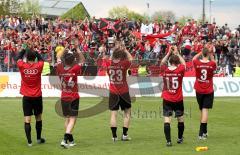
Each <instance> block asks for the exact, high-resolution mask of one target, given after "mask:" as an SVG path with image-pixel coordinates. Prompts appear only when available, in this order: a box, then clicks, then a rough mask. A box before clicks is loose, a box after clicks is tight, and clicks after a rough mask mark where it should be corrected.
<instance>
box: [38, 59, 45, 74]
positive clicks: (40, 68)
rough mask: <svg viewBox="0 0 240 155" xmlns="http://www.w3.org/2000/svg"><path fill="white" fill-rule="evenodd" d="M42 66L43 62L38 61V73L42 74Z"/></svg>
mask: <svg viewBox="0 0 240 155" xmlns="http://www.w3.org/2000/svg"><path fill="white" fill-rule="evenodd" d="M43 66H44V62H43V61H38V70H39V71H40V73H42V70H43Z"/></svg>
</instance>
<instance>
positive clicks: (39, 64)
mask: <svg viewBox="0 0 240 155" xmlns="http://www.w3.org/2000/svg"><path fill="white" fill-rule="evenodd" d="M24 55H26V59H27V61H26V62H24V61H23V57H24ZM17 60H18V61H17V66H18V68H19V71H20V74H21V79H22V80H21V88H20V93H21V94H22V95H23V99H22V102H23V113H24V122H25V123H24V129H25V134H26V137H27V141H28V146H32V138H31V116H32V115H33V114H34V115H35V118H36V126H35V127H36V132H37V143H39V144H41V143H45V139H43V138H42V137H41V133H42V112H43V103H42V90H41V73H42V69H43V64H44V63H43V59H42V57H41V55H40V54H39V53H37V52H35V51H32V50H30V49H28V48H27V49H23V50H22V51H21V52H20V53H19V55H18V57H17ZM36 60H37V61H36Z"/></svg>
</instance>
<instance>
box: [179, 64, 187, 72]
mask: <svg viewBox="0 0 240 155" xmlns="http://www.w3.org/2000/svg"><path fill="white" fill-rule="evenodd" d="M185 71H186V67H185V66H184V65H182V64H181V65H180V72H181V73H182V74H184V73H185Z"/></svg>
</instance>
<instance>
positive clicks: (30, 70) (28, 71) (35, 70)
mask: <svg viewBox="0 0 240 155" xmlns="http://www.w3.org/2000/svg"><path fill="white" fill-rule="evenodd" d="M23 72H24V74H30V75H35V74H37V73H38V70H37V69H24V71H23Z"/></svg>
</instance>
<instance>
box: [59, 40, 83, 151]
mask: <svg viewBox="0 0 240 155" xmlns="http://www.w3.org/2000/svg"><path fill="white" fill-rule="evenodd" d="M74 44H75V45H74V48H73V49H66V50H65V51H64V54H63V57H62V62H61V63H60V64H58V65H57V75H58V76H59V78H60V82H61V88H62V93H61V105H62V111H63V115H64V117H65V118H66V120H65V134H64V137H63V140H62V142H61V146H62V147H64V148H68V147H71V146H75V145H76V144H75V142H74V138H73V135H72V132H73V128H74V126H75V123H76V119H77V116H78V110H79V94H78V82H77V76H79V75H80V74H81V64H82V63H83V62H84V60H85V59H84V56H83V54H82V52H81V51H80V49H79V45H78V41H77V40H75V43H74Z"/></svg>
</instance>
